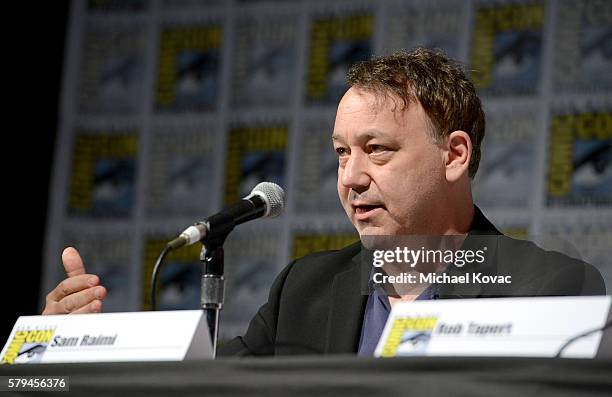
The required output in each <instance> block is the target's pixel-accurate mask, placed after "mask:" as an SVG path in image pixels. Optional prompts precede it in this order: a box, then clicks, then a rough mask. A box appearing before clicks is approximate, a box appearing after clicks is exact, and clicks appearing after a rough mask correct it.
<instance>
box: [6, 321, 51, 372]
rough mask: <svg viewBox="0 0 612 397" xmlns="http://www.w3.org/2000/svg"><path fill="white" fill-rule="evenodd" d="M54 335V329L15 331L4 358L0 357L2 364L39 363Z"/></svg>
mask: <svg viewBox="0 0 612 397" xmlns="http://www.w3.org/2000/svg"><path fill="white" fill-rule="evenodd" d="M54 334H55V328H45V329H25V330H18V331H16V332H15V336H13V339H12V340H11V341H10V343H9V345H8V348H7V349H6V352H5V353H4V356H2V364H25V363H37V362H40V360H41V358H42V355H43V353H44V352H45V350H46V349H47V345H48V344H49V342H50V341H51V339H52V338H53V335H54Z"/></svg>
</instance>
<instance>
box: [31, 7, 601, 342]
mask: <svg viewBox="0 0 612 397" xmlns="http://www.w3.org/2000/svg"><path fill="white" fill-rule="evenodd" d="M415 46H425V47H432V48H440V49H442V50H444V51H445V52H446V53H448V54H449V55H450V56H452V57H454V58H456V59H458V60H460V61H462V62H463V63H464V64H465V65H466V67H467V68H468V69H469V70H471V71H473V72H472V73H471V77H472V78H473V80H474V82H475V84H476V86H477V88H478V91H479V93H480V95H481V97H482V98H483V103H484V106H485V111H486V114H487V135H486V138H485V144H484V146H485V147H484V149H483V158H482V163H481V166H480V170H479V172H478V175H477V177H476V180H475V183H474V190H475V200H476V202H477V204H479V205H480V206H481V208H482V209H483V210H484V211H485V213H486V214H487V215H488V216H489V217H490V218H491V219H492V220H493V221H494V222H496V223H497V225H498V226H500V228H501V229H502V230H504V231H505V232H507V233H509V234H511V235H513V236H517V237H519V238H527V237H530V238H533V237H538V236H540V237H542V236H544V237H546V238H545V239H548V240H552V239H553V237H555V236H556V237H559V238H560V240H559V241H561V243H559V241H557V246H561V247H560V248H559V249H566V251H567V250H569V251H570V253H572V254H573V255H574V256H581V257H582V258H585V259H586V260H588V261H589V262H591V263H593V264H594V265H596V266H598V267H599V269H600V271H601V272H602V274H603V275H604V277H605V278H606V280H607V285H608V288H611V287H612V261H611V260H610V258H611V257H612V165H611V164H610V162H611V156H612V147H611V145H612V122H611V115H612V113H611V112H612V73H611V70H612V2H610V1H606V0H590V1H573V0H568V1H564V0H553V1H462V0H460V1H437V0H436V1H434V0H426V1H333V2H330V1H297V0H296V1H290V0H286V1H265V2H264V1H254V0H251V1H239V0H234V1H220V0H219V1H213V0H207V1H190V0H174V1H163V0H162V1H145V0H133V1H117V0H106V1H104V0H90V1H79V0H76V1H74V2H73V4H72V8H71V15H70V19H69V29H68V35H67V37H66V52H65V62H64V73H63V76H64V77H63V88H62V97H61V100H62V102H61V108H60V112H61V114H60V120H61V123H60V125H59V126H58V128H59V134H58V143H57V146H56V152H55V161H54V164H53V166H54V171H53V182H52V184H53V185H52V189H51V191H52V197H50V200H51V205H50V209H51V211H50V214H49V219H48V229H47V239H46V248H45V250H46V251H45V255H46V263H45V272H44V281H43V283H42V285H41V291H42V292H43V294H42V296H44V295H45V294H46V292H47V291H49V290H50V289H51V288H52V287H53V286H54V285H55V284H56V283H57V282H58V281H59V280H60V279H61V278H63V276H64V275H63V271H62V266H61V262H60V253H61V251H62V248H63V247H65V246H67V245H74V246H76V247H78V248H79V249H80V251H81V253H82V254H83V256H84V259H85V263H86V266H87V269H88V271H89V272H91V273H97V274H99V275H100V276H101V278H102V280H103V283H104V285H105V286H107V288H108V290H109V295H108V299H107V300H106V301H105V306H104V308H105V310H106V311H133V310H146V309H148V308H149V306H150V302H149V295H150V276H151V271H152V266H153V264H154V262H155V259H156V257H157V255H158V254H159V252H160V251H161V249H162V248H163V245H164V244H165V242H166V241H168V240H169V239H170V238H172V237H174V236H176V235H177V233H178V232H180V231H181V230H183V229H184V228H185V227H186V226H187V225H189V224H191V223H193V222H194V221H197V220H200V219H202V218H203V217H205V216H206V215H208V214H211V213H213V212H215V211H217V210H219V209H220V208H222V206H223V205H224V204H226V203H231V202H234V201H235V200H237V199H239V198H240V197H242V196H244V195H245V194H246V193H248V192H249V191H250V189H251V188H252V187H253V186H255V184H256V183H257V182H259V181H264V180H266V181H272V182H276V183H279V184H280V185H282V186H284V187H285V188H286V190H287V196H288V206H287V208H286V211H285V212H284V214H283V215H282V216H281V217H280V218H277V219H273V220H261V221H258V222H251V223H249V224H245V225H242V226H241V227H240V228H239V229H237V230H235V231H234V232H233V233H232V235H231V236H230V238H229V239H228V241H227V243H226V255H227V258H226V275H227V279H228V285H227V294H226V307H225V309H224V311H223V313H222V327H221V337H222V338H227V337H229V336H232V335H236V334H239V333H242V332H244V330H245V327H246V324H247V322H248V320H249V319H250V318H251V316H252V315H253V314H254V313H255V311H256V309H257V308H258V307H259V305H261V304H262V303H263V302H265V300H266V296H267V291H268V288H269V286H270V284H271V282H272V280H273V278H274V277H275V275H276V274H277V273H278V272H279V270H280V269H281V268H282V267H283V266H284V265H285V264H286V263H287V262H288V261H289V260H290V259H291V258H293V257H298V256H301V255H304V254H307V253H309V252H312V251H317V250H324V249H336V248H340V247H342V246H345V245H347V244H348V243H350V242H353V241H356V240H357V238H358V237H357V235H356V232H355V231H354V229H353V227H352V225H351V224H350V223H349V222H348V220H347V218H346V216H345V214H344V212H343V210H342V208H341V206H340V204H339V202H338V198H337V193H336V175H337V171H336V170H337V158H336V155H335V153H334V151H333V150H332V146H331V140H330V135H331V132H332V127H333V119H334V114H335V107H336V104H337V101H338V99H339V98H340V96H341V95H342V93H343V92H344V90H345V89H346V86H345V74H346V71H347V68H348V67H349V65H351V64H353V63H354V62H357V61H360V60H364V59H367V58H369V57H371V56H372V55H373V54H387V53H390V52H392V51H395V50H398V49H410V48H412V47H415ZM198 254H199V248H198V247H197V246H195V245H194V246H192V248H190V249H183V250H181V251H178V252H175V253H173V254H171V255H170V256H169V257H168V259H167V264H166V266H165V268H164V269H163V272H162V274H161V287H160V290H159V303H160V307H161V309H180V308H185V309H188V308H197V307H199V291H200V270H201V269H200V266H199V264H198Z"/></svg>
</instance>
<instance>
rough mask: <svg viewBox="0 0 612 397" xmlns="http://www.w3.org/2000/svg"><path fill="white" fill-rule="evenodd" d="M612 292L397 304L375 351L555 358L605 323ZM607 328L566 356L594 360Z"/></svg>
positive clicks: (381, 353) (385, 353) (387, 354)
mask: <svg viewBox="0 0 612 397" xmlns="http://www.w3.org/2000/svg"><path fill="white" fill-rule="evenodd" d="M610 298H611V297H610V296H589V297H551V298H548V297H546V298H495V299H493V298H490V299H456V300H429V301H426V300H423V301H414V302H402V303H398V304H397V305H394V307H393V310H392V311H391V313H390V315H389V318H388V320H387V323H386V325H385V329H384V331H383V334H382V336H381V338H380V341H379V342H378V346H377V348H376V351H375V353H374V354H375V355H376V356H377V357H394V356H523V357H554V356H556V355H557V353H558V352H559V349H560V348H561V347H562V346H563V345H564V344H565V343H566V342H567V341H569V340H570V338H572V337H574V336H577V335H579V334H581V333H584V332H586V331H590V330H595V329H597V328H601V327H603V325H604V324H605V322H606V320H607V318H608V314H609V312H610ZM601 336H602V332H601V331H599V332H593V333H592V334H590V335H589V336H585V337H583V338H580V339H578V340H576V341H574V342H573V343H571V344H570V345H569V346H567V348H566V349H564V351H563V353H562V354H561V357H572V358H593V357H594V356H595V354H596V353H597V349H598V347H599V343H600V340H601Z"/></svg>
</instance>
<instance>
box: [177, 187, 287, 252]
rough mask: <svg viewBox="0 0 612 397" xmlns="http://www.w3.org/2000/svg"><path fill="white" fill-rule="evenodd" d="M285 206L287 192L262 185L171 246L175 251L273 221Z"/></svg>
mask: <svg viewBox="0 0 612 397" xmlns="http://www.w3.org/2000/svg"><path fill="white" fill-rule="evenodd" d="M284 206H285V191H284V190H283V188H282V187H280V186H278V185H277V184H276V183H272V182H261V183H260V184H258V185H257V186H255V187H254V188H253V190H252V191H251V193H250V194H249V195H248V196H246V197H245V198H243V199H242V200H240V201H239V202H237V203H235V204H232V205H230V206H228V207H226V208H224V209H223V210H221V211H220V212H218V213H216V214H215V215H212V216H210V217H209V218H207V219H206V220H204V221H201V222H197V223H195V224H194V225H193V226H189V227H188V228H187V229H185V230H184V231H183V232H182V233H181V234H180V235H179V236H178V237H177V238H175V239H174V240H172V241H170V242H169V243H168V246H169V247H170V248H171V249H176V248H179V247H182V246H185V245H191V244H195V243H197V242H198V241H200V240H202V239H203V238H205V237H206V238H209V239H211V238H215V237H216V236H219V237H221V236H223V238H224V237H225V236H227V234H228V233H229V232H230V231H231V230H232V229H233V228H234V226H236V225H240V224H241V223H244V222H248V221H250V220H253V219H257V218H266V217H269V218H274V217H276V216H278V215H280V213H281V212H282V211H283V207H284Z"/></svg>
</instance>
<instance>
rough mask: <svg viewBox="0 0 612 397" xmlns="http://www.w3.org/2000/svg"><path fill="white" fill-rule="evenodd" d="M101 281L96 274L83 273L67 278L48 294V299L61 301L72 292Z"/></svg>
mask: <svg viewBox="0 0 612 397" xmlns="http://www.w3.org/2000/svg"><path fill="white" fill-rule="evenodd" d="M99 283H100V278H99V277H98V276H96V275H95V274H81V275H79V276H74V277H70V278H66V279H64V280H62V282H60V283H59V284H58V285H57V287H55V289H53V291H51V292H49V294H48V295H47V301H53V302H59V301H61V300H62V299H64V298H65V297H67V296H68V295H70V294H74V293H75V292H79V291H82V290H84V289H87V288H91V287H95V286H96V285H98V284H99Z"/></svg>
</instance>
